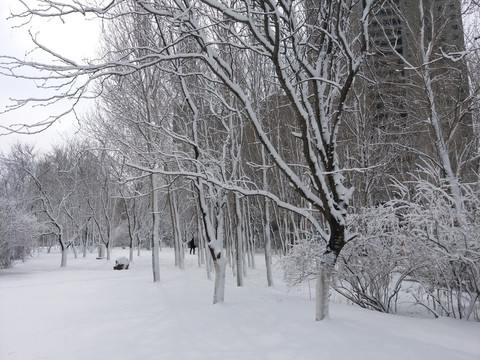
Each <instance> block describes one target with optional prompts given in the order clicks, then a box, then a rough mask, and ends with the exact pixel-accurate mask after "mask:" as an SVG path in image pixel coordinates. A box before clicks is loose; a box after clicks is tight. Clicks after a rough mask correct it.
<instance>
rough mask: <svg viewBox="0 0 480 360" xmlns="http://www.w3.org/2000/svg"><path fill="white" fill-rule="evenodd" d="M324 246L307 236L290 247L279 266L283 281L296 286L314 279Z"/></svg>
mask: <svg viewBox="0 0 480 360" xmlns="http://www.w3.org/2000/svg"><path fill="white" fill-rule="evenodd" d="M324 248H325V245H324V244H322V243H320V242H319V241H318V240H317V239H316V238H314V237H311V236H307V237H306V238H300V239H298V241H297V242H296V243H295V244H293V245H290V247H289V249H287V251H288V252H287V254H286V256H284V257H283V258H282V259H281V261H280V265H281V266H282V268H283V271H284V280H285V282H286V283H287V284H288V285H291V286H296V285H299V284H301V283H302V282H304V281H307V280H312V279H314V278H316V276H317V274H318V269H317V265H318V263H319V261H320V260H321V257H322V254H323V251H324V250H325V249H324Z"/></svg>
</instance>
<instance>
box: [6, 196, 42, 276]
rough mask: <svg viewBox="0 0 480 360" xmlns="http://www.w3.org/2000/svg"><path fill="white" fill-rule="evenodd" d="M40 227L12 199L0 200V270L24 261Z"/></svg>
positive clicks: (33, 217) (32, 217) (38, 234)
mask: <svg viewBox="0 0 480 360" xmlns="http://www.w3.org/2000/svg"><path fill="white" fill-rule="evenodd" d="M40 232H41V225H40V224H39V223H38V221H37V219H36V218H35V216H34V215H32V214H29V213H27V212H26V211H25V210H24V209H23V208H22V206H20V205H19V204H18V203H17V202H15V201H14V200H12V199H7V198H0V268H1V269H5V268H9V267H12V266H13V265H14V263H15V261H16V260H24V259H25V257H26V256H27V255H29V254H30V252H31V251H32V249H33V248H34V246H35V243H36V241H37V240H38V238H39V236H40Z"/></svg>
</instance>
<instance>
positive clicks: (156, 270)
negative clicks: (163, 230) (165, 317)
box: [150, 174, 160, 282]
mask: <svg viewBox="0 0 480 360" xmlns="http://www.w3.org/2000/svg"><path fill="white" fill-rule="evenodd" d="M157 176H158V175H157V174H150V183H151V186H152V216H153V229H152V230H153V231H152V232H153V233H152V246H151V248H152V272H153V282H159V281H160V254H159V251H160V250H159V244H160V239H159V235H160V213H159V204H158V200H159V199H158V189H157Z"/></svg>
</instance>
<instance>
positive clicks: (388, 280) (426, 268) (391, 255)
mask: <svg viewBox="0 0 480 360" xmlns="http://www.w3.org/2000/svg"><path fill="white" fill-rule="evenodd" d="M426 179H427V177H426V176H425V174H420V175H418V176H417V177H416V179H415V180H414V181H412V182H411V183H409V184H407V185H408V186H407V185H405V184H401V183H397V184H396V185H395V186H394V191H395V194H396V198H395V199H393V200H391V201H389V202H387V203H384V204H381V205H378V206H374V207H366V208H362V209H359V210H358V212H357V213H356V214H354V215H350V217H349V224H350V225H349V230H350V232H351V233H355V234H356V236H355V237H354V238H353V240H351V241H350V242H348V243H347V244H346V245H345V247H344V249H343V251H342V254H341V256H340V257H339V259H338V261H337V265H336V270H335V285H334V288H335V290H336V291H337V292H338V293H340V294H342V295H343V296H344V297H346V298H347V299H349V300H350V301H352V302H353V303H355V304H357V305H359V306H361V307H364V308H368V309H373V310H377V311H381V312H389V313H396V312H397V311H398V308H397V305H398V299H399V296H400V294H401V293H402V289H403V288H404V287H405V285H406V284H407V281H408V287H409V290H408V292H409V296H408V297H405V296H404V297H402V301H406V300H407V301H410V303H411V304H412V305H413V304H416V305H420V306H422V307H424V308H425V309H427V310H428V311H429V312H430V313H432V314H433V315H435V316H450V317H455V318H462V319H479V317H480V199H479V185H478V184H474V185H472V184H470V185H465V184H464V185H462V186H461V190H462V206H463V207H462V209H457V207H456V206H455V202H454V200H453V199H452V196H451V194H450V193H449V191H448V187H447V186H446V185H445V182H444V181H442V180H441V178H440V177H438V178H437V180H438V179H440V180H438V181H436V182H434V181H432V179H431V178H430V179H428V180H429V181H427V180H426ZM323 249H324V245H323V244H320V243H318V242H317V241H314V239H306V240H302V241H299V242H297V243H296V244H295V245H293V246H292V247H291V249H290V251H289V253H288V254H287V256H286V257H285V258H284V259H283V260H282V265H283V268H284V271H285V280H286V282H287V283H288V284H291V285H297V284H299V283H301V282H303V281H305V280H308V279H312V278H314V277H315V276H316V274H317V263H318V261H320V258H321V254H322V251H323ZM412 288H414V289H415V291H410V290H411V289H412Z"/></svg>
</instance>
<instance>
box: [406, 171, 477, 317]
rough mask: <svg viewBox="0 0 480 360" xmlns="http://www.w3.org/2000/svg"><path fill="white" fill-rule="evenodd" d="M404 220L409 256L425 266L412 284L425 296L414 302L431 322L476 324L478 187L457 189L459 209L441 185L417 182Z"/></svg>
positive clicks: (417, 269) (415, 273) (419, 269)
mask: <svg viewBox="0 0 480 360" xmlns="http://www.w3.org/2000/svg"><path fill="white" fill-rule="evenodd" d="M415 185H416V189H415V194H416V195H415V197H414V199H413V202H412V203H411V205H410V209H409V212H408V214H407V221H408V223H409V224H411V226H410V229H409V239H410V242H409V243H408V245H409V247H410V248H411V251H415V252H419V253H421V254H422V257H423V259H424V260H425V261H426V263H425V265H424V266H418V267H417V268H416V269H415V272H414V279H415V281H417V282H418V283H419V284H421V286H422V288H423V289H424V291H425V295H427V296H424V297H423V298H418V299H417V300H418V301H419V303H421V304H422V305H423V306H425V307H426V308H427V309H428V310H429V311H431V312H432V313H433V314H435V316H451V317H456V318H461V319H464V318H465V319H471V318H476V319H479V316H480V313H479V312H480V304H479V299H480V198H479V188H478V184H476V186H471V185H462V187H461V189H462V206H463V208H462V209H457V208H456V207H455V206H454V201H453V199H452V196H451V194H450V192H449V190H448V187H447V186H446V185H445V184H444V183H440V184H438V185H437V186H436V185H433V184H432V183H431V182H427V181H422V180H421V179H417V181H416V184H415Z"/></svg>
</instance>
